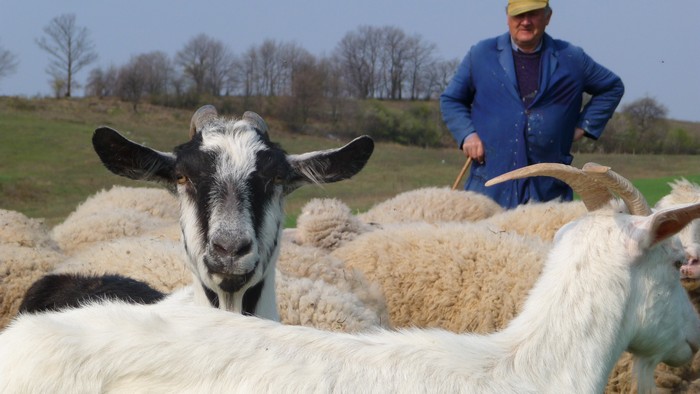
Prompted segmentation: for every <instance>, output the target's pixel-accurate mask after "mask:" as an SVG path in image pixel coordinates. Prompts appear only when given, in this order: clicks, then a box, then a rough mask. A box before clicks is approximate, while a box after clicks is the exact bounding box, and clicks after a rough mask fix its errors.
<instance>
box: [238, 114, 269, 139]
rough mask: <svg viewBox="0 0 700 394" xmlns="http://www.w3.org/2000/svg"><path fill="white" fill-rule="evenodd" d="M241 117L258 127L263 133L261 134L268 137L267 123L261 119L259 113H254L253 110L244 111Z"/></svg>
mask: <svg viewBox="0 0 700 394" xmlns="http://www.w3.org/2000/svg"><path fill="white" fill-rule="evenodd" d="M243 119H244V120H247V121H248V122H250V123H251V124H252V125H253V127H255V128H256V129H258V130H259V131H260V132H261V133H263V135H264V136H265V137H266V138H268V139H269V136H268V135H267V132H268V127H267V123H265V121H264V120H263V118H262V117H261V116H260V115H258V114H256V113H255V112H253V111H245V112H244V113H243Z"/></svg>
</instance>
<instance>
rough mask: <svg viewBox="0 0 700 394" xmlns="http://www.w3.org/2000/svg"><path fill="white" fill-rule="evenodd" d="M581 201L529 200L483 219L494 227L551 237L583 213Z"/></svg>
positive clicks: (501, 229) (490, 226) (546, 239)
mask: <svg viewBox="0 0 700 394" xmlns="http://www.w3.org/2000/svg"><path fill="white" fill-rule="evenodd" d="M586 212H587V211H586V207H585V206H584V205H583V202H581V201H567V202H560V201H548V202H544V203H539V202H535V203H529V204H524V205H519V206H517V207H516V208H513V209H509V210H507V211H503V212H501V213H498V214H495V215H493V216H491V217H489V218H486V219H484V220H482V222H483V223H486V224H487V225H488V227H489V228H491V229H492V230H493V231H514V232H516V233H518V234H522V235H526V236H538V237H540V238H542V239H543V240H545V241H552V240H553V239H554V234H556V233H557V231H558V230H559V229H560V228H561V227H562V226H564V225H565V224H567V223H569V222H571V221H572V220H575V219H578V218H579V217H581V216H583V215H584V214H585V213H586Z"/></svg>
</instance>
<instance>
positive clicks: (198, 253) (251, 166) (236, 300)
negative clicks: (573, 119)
mask: <svg viewBox="0 0 700 394" xmlns="http://www.w3.org/2000/svg"><path fill="white" fill-rule="evenodd" d="M203 108H204V107H203ZM212 112H213V113H212ZM192 122H193V123H192V125H194V130H196V132H194V135H193V136H192V139H191V140H190V141H189V142H187V143H185V144H182V145H180V146H178V147H177V148H176V149H175V151H174V153H163V152H158V151H156V150H153V149H151V148H148V147H145V146H143V145H140V144H137V143H135V142H133V141H129V140H128V139H126V138H124V137H122V136H121V135H119V133H117V132H116V131H114V130H112V129H109V128H106V127H102V128H99V129H97V130H95V134H94V135H93V146H94V148H95V152H97V154H98V155H99V156H100V159H101V160H102V162H103V163H104V165H105V166H106V167H107V168H108V169H109V170H110V171H112V172H114V173H115V174H118V175H121V176H125V177H128V178H132V179H141V180H147V181H155V182H159V183H163V184H165V185H167V187H168V188H169V190H170V191H172V192H174V193H176V194H177V195H178V196H179V202H180V225H181V228H182V236H183V243H184V246H185V251H186V252H187V256H188V258H189V263H190V268H191V270H192V272H193V273H194V274H195V275H196V277H197V279H198V280H199V282H200V285H201V286H202V289H204V290H203V292H204V294H206V297H207V298H209V300H210V302H212V304H213V303H214V301H212V300H214V299H216V300H217V302H218V303H220V304H221V305H219V307H221V308H224V309H229V310H239V309H240V308H242V307H241V305H240V301H241V298H243V297H244V296H245V299H243V303H244V304H246V305H248V304H254V303H256V302H261V300H260V297H261V296H260V294H262V293H265V292H267V291H268V290H265V289H267V288H265V287H264V286H263V285H262V284H261V283H263V282H264V280H265V275H266V274H268V273H269V272H271V270H274V262H275V259H276V257H277V252H278V251H279V237H280V234H281V228H282V221H283V218H284V209H283V204H284V196H285V195H286V194H289V193H291V192H292V191H293V190H295V189H296V188H298V187H300V186H302V185H304V184H308V183H319V184H320V183H329V182H336V181H339V180H343V179H347V178H350V177H352V176H353V175H355V174H356V173H357V172H359V171H360V169H362V167H363V166H364V165H365V163H366V162H367V160H368V159H369V157H370V155H371V154H372V150H373V148H374V143H373V142H372V140H371V138H369V137H366V136H365V137H360V138H357V139H355V140H354V141H352V142H351V143H349V144H347V145H345V146H344V147H342V148H339V149H329V150H323V151H317V152H309V153H305V154H301V155H287V154H286V153H285V152H284V151H282V150H281V149H280V148H279V147H278V146H277V145H276V144H274V143H272V142H270V140H269V138H268V136H267V126H266V125H265V123H264V121H263V120H262V119H260V117H259V116H257V115H255V114H248V115H247V116H246V115H244V117H243V120H240V121H236V120H226V119H224V118H218V117H217V116H216V113H215V110H213V108H208V107H207V108H206V110H202V109H200V111H197V113H195V115H194V116H193V118H192ZM212 268H213V269H212ZM239 278H246V280H247V283H243V284H242V285H241V283H242V282H241V280H239ZM270 284H272V285H274V283H272V282H268V285H270ZM270 288H272V287H270ZM251 289H256V290H253V291H252V292H251V293H250V294H248V291H249V290H251ZM241 291H242V292H243V294H240V293H241ZM211 293H214V296H212V294H211ZM255 294H258V295H257V296H255ZM266 294H267V293H266ZM272 294H274V293H272ZM272 298H273V300H272V301H274V295H273V296H272ZM256 300H257V301H256ZM265 302H270V300H266V301H265ZM253 309H254V308H253ZM263 309H264V310H266V311H274V307H270V305H266V306H265V307H264V308H263Z"/></svg>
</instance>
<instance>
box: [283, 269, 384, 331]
mask: <svg viewBox="0 0 700 394" xmlns="http://www.w3.org/2000/svg"><path fill="white" fill-rule="evenodd" d="M275 280H276V282H275V286H276V290H277V307H278V310H279V314H280V321H281V322H283V323H284V324H288V325H297V326H307V327H315V328H318V329H321V330H326V331H341V332H360V331H367V330H370V329H372V328H376V327H381V326H384V327H386V320H382V317H381V316H380V315H379V314H377V312H376V311H375V310H374V308H372V307H371V306H369V305H367V304H365V303H364V302H363V301H362V300H360V298H359V297H358V296H357V295H356V294H354V293H352V292H348V291H344V289H341V288H339V287H337V286H335V285H333V284H330V283H328V282H325V281H323V280H320V279H317V280H311V279H309V278H303V277H294V276H287V275H285V274H283V273H281V272H278V273H277V276H276V278H275Z"/></svg>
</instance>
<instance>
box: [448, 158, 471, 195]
mask: <svg viewBox="0 0 700 394" xmlns="http://www.w3.org/2000/svg"><path fill="white" fill-rule="evenodd" d="M471 164H472V158H471V157H467V161H466V162H464V166H463V167H462V171H460V172H459V175H457V179H455V183H454V184H453V185H452V190H457V187H458V186H459V183H460V182H461V181H462V178H464V174H466V173H467V170H468V169H469V166H470V165H471Z"/></svg>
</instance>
